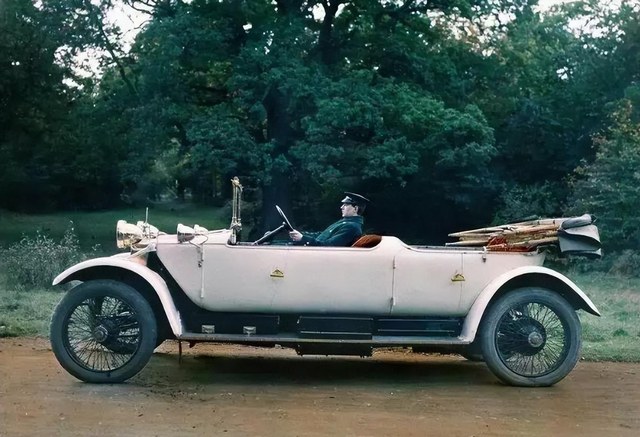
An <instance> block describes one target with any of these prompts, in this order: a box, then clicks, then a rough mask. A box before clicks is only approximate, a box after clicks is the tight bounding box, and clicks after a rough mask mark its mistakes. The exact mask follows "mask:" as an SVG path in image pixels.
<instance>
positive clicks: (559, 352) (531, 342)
mask: <svg viewBox="0 0 640 437" xmlns="http://www.w3.org/2000/svg"><path fill="white" fill-rule="evenodd" d="M568 329H569V328H568V326H567V324H566V322H565V321H564V320H562V319H561V318H560V317H559V316H558V314H557V313H556V312H555V311H554V310H553V308H551V307H549V306H547V305H545V304H542V303H538V302H529V303H526V304H518V305H514V306H513V307H511V308H510V309H509V310H507V311H505V313H504V314H503V316H502V317H501V318H500V320H499V321H498V325H497V329H496V333H495V344H496V349H497V351H498V354H499V356H500V359H501V360H502V362H503V363H504V364H505V365H506V366H507V367H508V368H509V369H510V370H511V371H513V372H514V373H516V374H518V375H521V376H526V377H537V376H543V375H547V374H549V373H551V372H553V371H554V370H556V369H557V368H558V367H560V365H562V363H563V362H564V360H565V359H566V357H567V354H568V351H569V344H568V338H569V332H568Z"/></svg>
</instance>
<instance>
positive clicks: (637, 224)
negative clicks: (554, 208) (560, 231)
mask: <svg viewBox="0 0 640 437" xmlns="http://www.w3.org/2000/svg"><path fill="white" fill-rule="evenodd" d="M613 119H614V125H613V126H612V127H611V128H610V130H609V132H608V134H607V135H603V136H600V137H598V138H596V141H595V143H596V145H597V147H598V151H597V153H596V159H595V161H594V162H593V163H592V164H587V165H585V166H584V167H581V168H579V169H578V177H579V179H578V180H577V181H576V182H575V190H574V205H573V209H574V210H583V211H590V212H592V213H593V214H595V215H596V216H597V217H598V219H599V221H598V224H599V227H600V229H601V232H602V240H603V243H604V244H605V247H607V248H609V250H613V251H616V250H624V249H629V250H637V249H638V247H640V215H639V213H638V211H640V171H639V169H640V124H638V123H637V122H635V121H634V120H633V119H634V107H633V105H632V103H631V101H629V100H623V101H622V102H621V103H620V105H619V107H618V108H617V109H616V110H615V112H614V113H613Z"/></svg>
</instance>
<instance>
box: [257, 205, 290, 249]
mask: <svg viewBox="0 0 640 437" xmlns="http://www.w3.org/2000/svg"><path fill="white" fill-rule="evenodd" d="M276 210H278V214H280V217H282V224H281V225H280V226H278V227H277V228H275V229H274V230H273V231H269V232H267V233H266V234H264V235H263V236H262V237H261V238H259V239H257V240H256V241H254V242H253V244H262V243H264V242H265V241H268V240H270V239H271V237H273V236H274V235H276V234H277V233H278V232H280V231H281V230H283V229H285V230H287V231H289V232H291V231H293V226H291V222H290V221H289V219H288V218H287V216H286V215H285V214H284V212H283V211H282V209H281V208H280V207H279V206H278V205H276Z"/></svg>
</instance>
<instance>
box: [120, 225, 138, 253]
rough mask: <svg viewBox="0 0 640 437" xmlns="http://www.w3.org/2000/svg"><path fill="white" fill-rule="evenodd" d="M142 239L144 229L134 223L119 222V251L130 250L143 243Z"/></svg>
mask: <svg viewBox="0 0 640 437" xmlns="http://www.w3.org/2000/svg"><path fill="white" fill-rule="evenodd" d="M142 238H143V233H142V229H140V228H139V227H138V226H136V225H134V224H133V223H127V222H126V221H124V220H118V224H117V225H116V244H117V245H118V249H128V248H129V247H131V246H133V245H134V244H136V243H139V242H140V241H142Z"/></svg>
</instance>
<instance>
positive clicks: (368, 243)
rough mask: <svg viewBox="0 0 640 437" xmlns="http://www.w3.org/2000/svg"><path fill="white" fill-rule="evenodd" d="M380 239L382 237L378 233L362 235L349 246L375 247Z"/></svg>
mask: <svg viewBox="0 0 640 437" xmlns="http://www.w3.org/2000/svg"><path fill="white" fill-rule="evenodd" d="M381 241H382V237H381V236H380V235H363V236H362V237H360V238H358V240H357V241H356V242H355V243H353V244H352V245H351V247H364V248H371V247H376V246H377V245H378V244H380V242H381Z"/></svg>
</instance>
